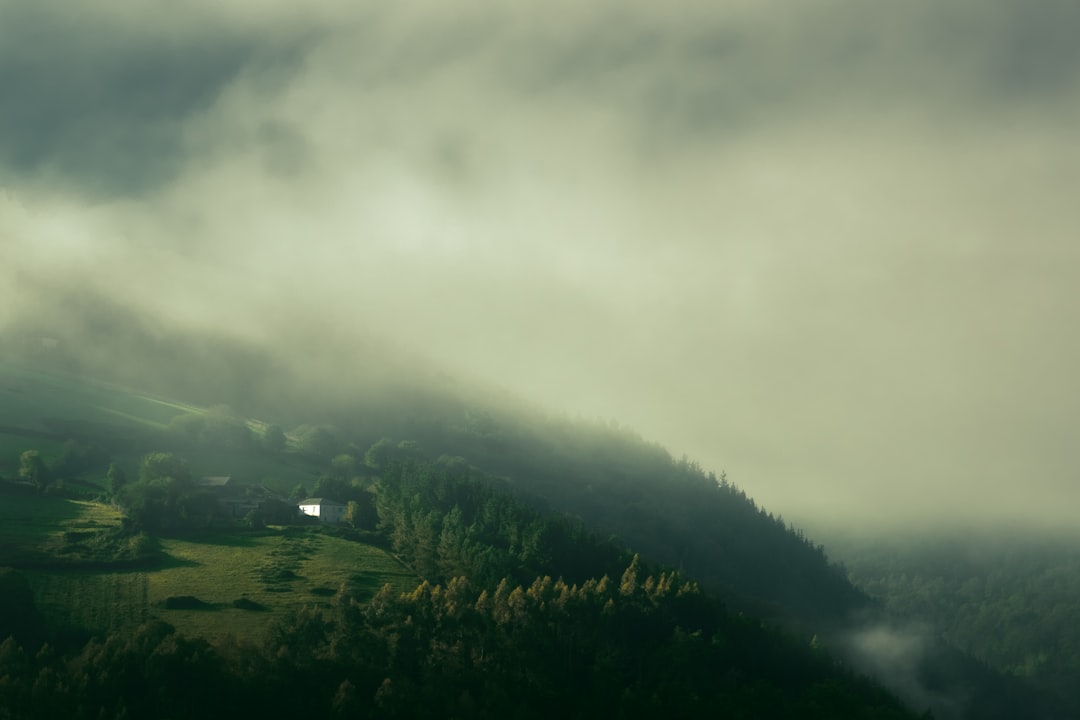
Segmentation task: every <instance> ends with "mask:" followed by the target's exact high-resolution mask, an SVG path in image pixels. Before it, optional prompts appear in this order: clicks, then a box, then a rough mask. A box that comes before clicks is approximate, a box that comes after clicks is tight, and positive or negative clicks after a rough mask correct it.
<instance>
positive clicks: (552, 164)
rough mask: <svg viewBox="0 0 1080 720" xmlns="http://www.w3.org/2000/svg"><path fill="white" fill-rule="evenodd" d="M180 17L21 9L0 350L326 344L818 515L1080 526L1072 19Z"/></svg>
mask: <svg viewBox="0 0 1080 720" xmlns="http://www.w3.org/2000/svg"><path fill="white" fill-rule="evenodd" d="M260 8H262V5H260ZM157 12H158V11H155V13H151V12H150V11H148V10H147V9H145V8H143V6H142V5H141V4H138V3H130V2H126V1H123V0H113V1H112V2H108V3H96V4H95V5H94V6H93V8H89V7H88V8H84V9H82V10H80V11H79V13H80V14H76V15H74V16H73V15H70V14H61V13H60V12H59V11H58V10H57V9H53V8H49V7H48V6H41V7H38V6H27V5H26V4H25V3H17V2H0V13H2V15H3V18H4V21H3V22H0V28H3V29H2V30H0V73H2V79H3V80H4V84H5V88H6V89H7V90H6V98H7V100H6V102H8V103H10V106H11V107H16V108H17V109H18V112H14V113H8V112H5V113H0V148H4V149H3V150H2V151H0V182H2V183H3V184H4V186H5V188H6V194H5V195H3V196H2V197H0V238H2V239H0V243H3V245H2V248H3V258H2V260H3V262H2V263H0V288H2V289H0V327H2V326H3V324H4V323H8V324H10V323H13V322H15V321H16V320H19V319H22V318H26V317H29V316H32V315H34V313H36V312H41V309H42V308H43V307H45V306H47V305H48V303H49V296H50V294H52V295H55V293H54V292H52V291H51V290H50V288H57V287H59V288H64V289H65V290H68V291H70V290H71V289H73V288H77V289H79V290H81V291H85V292H88V293H89V292H92V293H97V294H99V295H102V296H104V297H107V298H109V299H110V301H112V302H114V303H116V304H118V305H119V306H123V307H128V308H132V309H133V310H135V311H137V312H139V313H141V314H143V315H145V316H146V317H148V318H152V319H153V320H154V322H156V323H157V324H158V325H159V326H160V327H162V328H163V329H167V328H169V327H172V326H175V327H182V328H186V329H198V328H204V329H207V330H214V331H223V330H226V331H229V332H238V333H242V334H245V335H246V336H249V337H251V338H257V339H262V340H264V341H266V342H272V343H273V344H274V346H275V347H283V346H284V347H288V343H282V342H280V341H275V340H274V338H277V337H279V336H280V334H281V332H282V328H283V327H287V326H288V325H289V323H287V322H283V321H282V319H283V318H290V319H291V318H297V317H300V318H304V317H307V318H309V319H311V318H317V321H318V323H320V324H322V325H325V326H327V327H332V328H333V329H334V332H335V333H336V334H337V336H338V337H339V338H341V337H345V338H348V337H358V338H359V337H363V338H371V337H378V338H384V339H385V341H386V343H387V344H390V345H393V346H394V347H396V348H404V349H405V351H407V352H410V353H414V354H418V355H426V356H430V357H432V358H434V360H435V361H436V362H437V363H438V364H441V365H444V366H446V367H447V368H448V369H449V370H450V371H451V372H454V373H455V374H460V375H462V376H469V377H475V378H482V379H484V380H487V381H491V382H494V383H496V384H499V385H502V386H505V387H508V388H511V389H513V390H514V391H516V392H519V393H521V394H522V395H525V396H527V397H530V398H534V399H538V400H540V401H542V402H545V403H546V404H548V405H550V406H552V407H554V408H558V409H566V410H569V411H570V412H572V413H573V412H580V413H583V414H585V415H587V416H592V415H601V416H614V417H616V418H618V419H619V420H621V421H624V422H626V423H628V424H630V425H632V426H634V427H636V428H638V429H640V430H641V431H642V432H643V433H645V434H646V435H647V436H649V437H653V438H656V439H658V440H661V441H663V442H665V443H666V444H667V445H669V446H670V447H671V448H672V450H673V451H675V452H676V453H681V452H687V453H689V454H690V455H692V456H694V457H696V458H699V459H700V460H701V461H702V463H703V464H704V465H706V466H708V467H713V468H717V469H720V468H726V469H727V470H728V472H729V474H730V475H731V477H732V478H733V479H735V480H736V482H738V483H739V484H740V485H741V486H742V487H744V488H746V489H747V490H748V491H749V492H750V493H751V494H752V495H754V496H755V497H756V498H758V499H759V500H761V501H763V502H764V503H765V504H766V505H767V506H768V507H770V508H771V509H773V508H774V509H775V510H776V511H778V512H783V513H784V515H785V517H789V518H792V519H798V518H799V516H800V515H803V516H806V517H810V516H813V517H815V518H822V517H825V518H828V517H832V518H836V519H841V520H850V518H852V517H864V518H865V517H868V518H873V519H875V520H877V521H886V520H888V519H890V518H892V519H896V520H900V519H902V518H908V517H911V516H913V515H918V516H923V517H926V516H934V517H943V516H966V517H970V518H982V517H989V518H1000V517H1003V516H1008V517H1013V518H1022V519H1028V520H1039V521H1046V520H1051V521H1058V522H1063V523H1064V522H1069V521H1071V520H1074V519H1075V517H1074V514H1073V513H1074V511H1073V510H1070V508H1075V507H1077V506H1078V505H1077V503H1076V502H1071V500H1080V497H1077V490H1076V487H1075V483H1074V482H1072V470H1071V467H1072V465H1073V463H1072V450H1071V448H1072V447H1073V446H1074V444H1075V443H1074V438H1073V437H1072V435H1073V433H1072V432H1071V431H1070V429H1069V428H1070V426H1071V424H1072V423H1071V420H1072V418H1073V417H1075V414H1076V411H1077V410H1078V408H1077V406H1076V401H1075V398H1076V397H1078V396H1080V394H1078V393H1077V392H1076V390H1077V386H1076V380H1075V378H1074V372H1073V368H1075V366H1076V361H1077V360H1078V359H1080V342H1078V341H1077V340H1076V339H1075V333H1073V332H1071V329H1070V328H1071V324H1072V323H1071V316H1070V313H1069V309H1070V308H1071V307H1072V306H1074V305H1075V303H1076V301H1077V300H1078V298H1077V297H1076V292H1077V291H1076V288H1077V287H1080V283H1078V282H1077V280H1080V278H1078V277H1076V275H1077V271H1076V268H1077V267H1080V265H1078V264H1077V260H1078V258H1077V257H1076V254H1077V251H1076V250H1075V247H1074V246H1075V243H1074V241H1073V238H1074V236H1075V233H1076V228H1077V226H1078V221H1080V218H1078V217H1077V213H1076V211H1075V210H1074V209H1073V208H1074V205H1075V203H1074V200H1073V198H1072V194H1073V193H1072V188H1075V187H1076V185H1077V181H1078V180H1080V145H1078V144H1077V142H1076V140H1075V132H1074V131H1073V128H1075V121H1076V119H1077V114H1078V112H1077V111H1078V106H1077V103H1076V101H1075V98H1076V97H1080V93H1077V92H1076V90H1078V89H1080V70H1078V68H1080V57H1077V55H1078V54H1080V49H1078V47H1077V45H1076V43H1075V42H1073V39H1072V38H1071V37H1070V36H1069V34H1068V33H1067V32H1066V29H1067V28H1069V27H1075V20H1076V18H1075V15H1076V14H1077V10H1075V9H1074V8H1073V6H1072V5H1071V4H1069V3H1053V2H1049V3H1044V4H1040V5H1039V8H1038V9H1034V8H1031V7H1030V6H1029V5H1023V4H1021V3H1017V2H1008V1H1005V0H995V1H994V2H990V3H974V2H970V3H957V4H952V5H950V6H949V7H947V8H940V7H933V8H930V7H906V6H897V7H889V8H877V7H875V8H872V9H871V8H869V7H864V6H862V5H859V4H855V3H850V2H814V3H808V4H801V5H800V6H799V7H798V8H794V9H793V8H791V7H789V6H785V5H781V4H778V3H729V4H726V5H725V7H724V8H722V9H720V8H716V7H715V6H714V4H710V3H696V2H685V3H682V4H681V5H680V7H679V11H678V12H676V11H674V10H672V9H670V8H665V9H664V10H663V11H661V10H659V9H654V8H652V7H651V6H649V5H647V4H645V3H619V4H614V3H610V4H609V3H600V4H590V5H589V6H588V7H582V6H580V5H579V4H571V3H565V4H563V3H554V4H545V6H544V7H543V8H542V9H541V8H526V7H524V6H516V7H515V8H513V9H510V8H506V7H502V6H499V7H494V6H492V5H491V4H490V3H486V2H475V3H471V4H466V5H465V6H457V7H455V8H453V11H452V12H451V10H450V9H448V8H443V7H441V6H439V5H437V4H435V3H430V4H426V3H420V4H412V5H410V6H409V8H403V7H401V6H400V5H394V4H390V3H370V4H365V5H363V6H356V7H354V6H341V5H340V4H338V3H330V2H326V3H316V4H314V5H312V6H311V7H310V8H307V7H306V8H305V10H304V12H303V13H300V12H299V11H297V10H296V9H295V8H292V7H291V6H289V5H288V4H285V3H278V4H271V5H268V6H267V7H266V8H265V9H260V10H256V8H255V7H254V6H253V5H251V4H249V3H245V2H230V3H226V4H224V5H222V4H220V3H202V2H189V3H183V4H177V5H171V6H169V8H168V9H167V10H161V12H163V13H165V14H164V15H160V16H159V15H157V14H156V13H157ZM340 345H341V346H343V347H348V345H349V343H348V342H346V341H342V342H340ZM346 362H347V360H346Z"/></svg>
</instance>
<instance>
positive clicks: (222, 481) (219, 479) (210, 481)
mask: <svg viewBox="0 0 1080 720" xmlns="http://www.w3.org/2000/svg"><path fill="white" fill-rule="evenodd" d="M230 480H232V475H208V476H206V477H202V478H199V485H202V486H203V487H225V486H226V485H228V484H229V481H230Z"/></svg>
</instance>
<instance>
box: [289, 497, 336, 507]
mask: <svg viewBox="0 0 1080 720" xmlns="http://www.w3.org/2000/svg"><path fill="white" fill-rule="evenodd" d="M297 505H341V506H342V507H344V506H345V503H343V502H339V501H337V500H331V499H329V498H307V499H306V500H301V501H300V502H298V503H297Z"/></svg>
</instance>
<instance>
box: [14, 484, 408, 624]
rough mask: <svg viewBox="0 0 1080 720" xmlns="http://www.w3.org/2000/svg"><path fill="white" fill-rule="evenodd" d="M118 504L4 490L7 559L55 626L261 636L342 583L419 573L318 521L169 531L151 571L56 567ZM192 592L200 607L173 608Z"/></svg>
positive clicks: (357, 587)
mask: <svg viewBox="0 0 1080 720" xmlns="http://www.w3.org/2000/svg"><path fill="white" fill-rule="evenodd" d="M118 523H119V515H118V513H116V512H115V511H114V510H112V509H111V508H109V507H107V506H104V505H100V504H97V503H90V502H76V501H72V500H64V499H61V498H52V497H47V496H40V495H12V494H4V495H0V565H4V564H5V562H7V563H11V564H19V565H22V566H24V567H28V568H29V569H25V570H23V572H24V574H25V575H26V576H27V578H28V579H29V580H30V584H31V587H33V589H34V593H35V600H36V602H37V604H38V607H39V608H40V609H41V610H42V612H44V613H45V615H46V617H48V618H49V620H50V623H51V625H52V626H53V627H54V628H62V627H69V626H80V627H84V628H86V629H88V630H90V631H92V632H96V633H105V632H119V631H123V630H125V629H131V628H133V627H135V626H137V625H138V624H139V623H142V622H145V621H146V620H148V619H151V618H158V619H162V620H165V621H166V622H168V623H171V624H172V625H174V626H176V627H177V628H178V629H179V630H181V631H182V632H184V633H186V634H189V635H193V636H200V637H208V638H209V637H215V636H219V635H223V634H233V635H237V636H241V637H247V638H252V639H257V638H260V637H262V635H263V633H264V632H265V631H266V629H267V628H268V627H269V625H270V623H272V622H273V621H274V620H276V619H279V618H281V617H283V616H284V615H285V614H286V613H288V612H289V611H290V610H297V609H300V608H302V607H304V606H308V605H325V604H327V603H328V602H329V600H330V598H331V597H332V596H333V595H334V594H335V593H336V592H337V591H338V589H339V588H340V587H341V586H342V584H348V585H349V587H350V588H352V589H353V590H354V591H355V592H358V593H359V595H360V597H361V598H367V597H370V596H371V595H372V594H374V593H375V592H376V591H377V590H378V589H379V588H380V587H382V586H383V585H384V584H386V583H389V584H390V585H391V586H392V587H394V588H395V589H398V590H408V589H411V588H413V587H415V586H416V584H417V582H419V580H418V579H417V577H416V576H415V575H414V574H412V573H411V572H410V571H409V570H408V569H407V568H405V567H404V566H403V565H401V564H400V563H399V562H398V561H397V560H395V559H394V558H393V557H391V556H390V555H388V554H387V553H386V552H384V551H383V550H381V549H379V548H376V547H374V546H371V545H365V544H362V543H357V542H352V541H349V540H344V539H342V538H337V537H333V536H330V535H324V534H322V533H321V532H319V531H317V530H315V529H306V528H295V527H286V528H274V529H270V530H268V531H265V532H263V533H257V534H256V533H241V532H239V531H238V532H237V533H235V534H230V533H221V534H218V535H214V536H205V537H201V538H199V539H174V538H169V539H164V540H162V541H161V546H162V549H163V550H164V552H165V554H166V560H165V561H164V562H163V563H162V564H161V566H159V567H156V568H154V569H151V570H145V571H101V570H92V569H84V568H80V567H79V566H78V565H73V566H72V567H71V568H56V567H48V568H44V567H43V568H42V569H33V564H34V563H43V562H52V561H55V559H56V557H57V556H56V555H55V552H56V549H57V548H58V547H60V546H61V545H62V543H63V537H64V536H65V534H70V533H73V532H75V533H78V532H83V531H97V530H107V529H109V528H111V527H115V526H116V525H117V524H118ZM182 597H193V598H197V599H198V600H199V601H201V603H204V604H205V605H203V606H202V607H201V609H173V608H169V607H166V605H167V603H169V600H170V598H182Z"/></svg>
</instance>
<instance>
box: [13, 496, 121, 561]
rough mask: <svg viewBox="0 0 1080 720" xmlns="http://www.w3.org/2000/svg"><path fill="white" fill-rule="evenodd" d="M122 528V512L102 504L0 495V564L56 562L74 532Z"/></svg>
mask: <svg viewBox="0 0 1080 720" xmlns="http://www.w3.org/2000/svg"><path fill="white" fill-rule="evenodd" d="M119 525H120V513H119V512H118V511H117V510H115V509H114V508H111V507H109V506H107V505H102V504H100V503H92V502H83V501H79V500H67V499H64V498H59V497H52V496H49V495H36V494H29V493H21V492H3V493H0V565H5V564H9V565H18V564H22V563H26V562H40V561H43V560H48V559H54V555H53V553H54V552H55V551H56V550H57V549H58V548H60V547H62V546H63V545H64V544H65V543H64V535H65V534H66V533H72V532H88V531H89V532H96V531H104V530H109V529H113V528H116V527H118V526H119Z"/></svg>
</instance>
